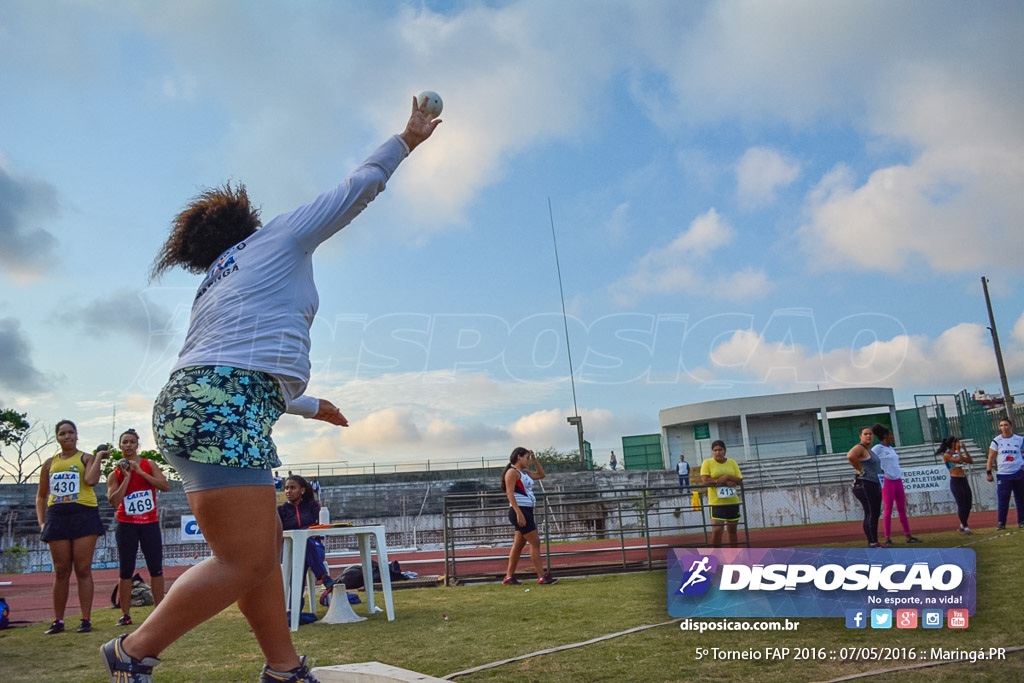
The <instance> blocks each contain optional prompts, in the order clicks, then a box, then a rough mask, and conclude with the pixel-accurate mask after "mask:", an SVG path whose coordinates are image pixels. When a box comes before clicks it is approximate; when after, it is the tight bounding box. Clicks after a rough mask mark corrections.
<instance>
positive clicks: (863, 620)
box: [846, 609, 868, 628]
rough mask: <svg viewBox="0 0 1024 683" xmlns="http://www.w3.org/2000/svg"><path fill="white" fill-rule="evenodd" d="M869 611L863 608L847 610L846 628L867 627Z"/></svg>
mask: <svg viewBox="0 0 1024 683" xmlns="http://www.w3.org/2000/svg"><path fill="white" fill-rule="evenodd" d="M867 627H868V619H867V612H866V611H865V610H862V609H848V610H846V628H867Z"/></svg>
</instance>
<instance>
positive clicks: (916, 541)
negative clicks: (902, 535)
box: [907, 536, 924, 543]
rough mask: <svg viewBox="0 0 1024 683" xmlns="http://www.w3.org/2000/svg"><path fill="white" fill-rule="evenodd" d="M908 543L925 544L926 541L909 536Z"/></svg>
mask: <svg viewBox="0 0 1024 683" xmlns="http://www.w3.org/2000/svg"><path fill="white" fill-rule="evenodd" d="M907 543H924V541H922V540H921V539H920V538H915V537H913V536H907Z"/></svg>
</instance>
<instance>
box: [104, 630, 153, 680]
mask: <svg viewBox="0 0 1024 683" xmlns="http://www.w3.org/2000/svg"><path fill="white" fill-rule="evenodd" d="M127 635H128V634H127V633H125V634H121V635H119V636H118V637H117V638H114V639H113V640H111V641H110V642H108V643H106V644H104V645H103V646H102V647H100V652H102V653H103V663H104V664H106V665H107V673H108V674H110V683H153V675H152V674H153V667H154V666H156V665H157V664H159V663H160V660H159V659H157V658H156V657H143V658H142V659H135V658H134V657H132V656H131V655H129V654H128V653H127V652H125V651H124V648H123V647H121V641H123V640H124V639H125V636H127Z"/></svg>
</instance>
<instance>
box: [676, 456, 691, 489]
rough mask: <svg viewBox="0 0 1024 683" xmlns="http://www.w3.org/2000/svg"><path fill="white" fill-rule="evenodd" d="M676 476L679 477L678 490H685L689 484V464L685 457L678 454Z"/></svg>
mask: <svg viewBox="0 0 1024 683" xmlns="http://www.w3.org/2000/svg"><path fill="white" fill-rule="evenodd" d="M676 474H678V475H679V488H681V489H682V488H686V487H687V486H688V485H689V484H690V463H688V462H686V457H685V456H683V454H682V453H680V454H679V462H677V463H676Z"/></svg>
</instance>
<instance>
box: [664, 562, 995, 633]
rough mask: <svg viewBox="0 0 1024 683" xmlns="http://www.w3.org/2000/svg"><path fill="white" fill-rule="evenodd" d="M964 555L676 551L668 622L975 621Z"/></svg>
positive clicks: (972, 584)
mask: <svg viewBox="0 0 1024 683" xmlns="http://www.w3.org/2000/svg"><path fill="white" fill-rule="evenodd" d="M975 564H976V561H975V555H974V551H973V550H971V549H968V548H914V549H909V548H908V549H903V548H900V549H896V548H715V549H712V548H674V549H672V550H670V551H669V555H668V598H667V600H668V613H669V614H670V615H671V616H673V617H846V616H847V610H861V611H863V610H869V611H870V610H872V609H876V610H896V609H902V608H909V609H942V610H949V609H952V608H955V609H957V610H967V612H968V614H970V615H973V614H974V609H975V589H976V585H977V574H976V568H975Z"/></svg>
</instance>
